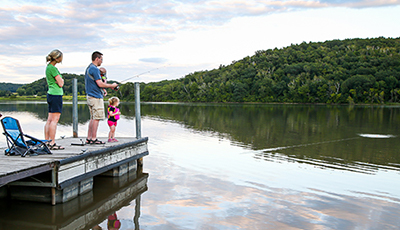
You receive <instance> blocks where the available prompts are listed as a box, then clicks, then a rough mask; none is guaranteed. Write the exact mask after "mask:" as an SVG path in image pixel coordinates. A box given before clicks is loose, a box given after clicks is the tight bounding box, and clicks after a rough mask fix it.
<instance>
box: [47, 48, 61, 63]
mask: <svg viewBox="0 0 400 230" xmlns="http://www.w3.org/2000/svg"><path fill="white" fill-rule="evenodd" d="M62 55H63V53H62V52H61V51H59V50H53V51H51V52H50V53H49V54H48V55H47V56H46V63H49V62H51V61H54V60H56V59H57V58H59V57H61V56H62Z"/></svg>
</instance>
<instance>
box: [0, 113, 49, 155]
mask: <svg viewBox="0 0 400 230" xmlns="http://www.w3.org/2000/svg"><path fill="white" fill-rule="evenodd" d="M1 124H2V125H3V129H4V133H3V134H4V135H5V136H6V139H7V146H8V149H6V150H5V154H6V155H8V156H11V155H21V157H25V156H26V154H30V155H31V156H35V155H39V154H51V151H50V149H49V148H48V147H47V145H46V143H47V142H49V140H39V139H37V138H34V137H32V136H29V135H27V134H24V133H23V132H22V129H21V126H20V124H19V121H18V120H17V119H15V118H12V117H4V118H3V119H1Z"/></svg>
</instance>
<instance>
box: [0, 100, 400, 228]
mask: <svg viewBox="0 0 400 230" xmlns="http://www.w3.org/2000/svg"><path fill="white" fill-rule="evenodd" d="M36 106H37V107H40V106H44V107H45V105H40V104H38V105H36ZM65 108H68V106H66V107H65ZM4 109H5V107H4V106H3V105H1V104H0V111H3V110H4ZM24 109H26V107H24ZM32 109H33V108H32ZM85 109H86V108H85V107H84V108H83V110H85ZM121 110H122V111H125V112H123V116H122V118H121V123H120V124H119V127H118V128H117V136H118V135H121V136H133V135H134V134H133V133H134V132H132V130H133V129H134V106H133V104H128V103H122V104H121ZM80 111H81V109H80ZM399 112H400V107H387V106H386V107H385V106H371V107H370V106H353V107H349V106H322V105H321V106H320V105H259V104H257V105H245V104H233V105H226V104H223V105H221V104H180V103H172V104H171V103H147V104H142V115H143V119H142V124H143V133H142V135H143V136H148V137H149V151H150V152H151V154H150V155H149V156H147V157H146V158H145V162H144V163H145V164H144V167H145V171H148V172H150V175H151V177H150V178H149V181H148V191H146V192H145V193H144V194H143V195H142V196H141V210H140V213H141V214H140V217H139V219H140V221H139V220H138V221H139V222H140V228H142V229H396V228H398V226H400V219H399V218H398V216H400V186H399V185H398V183H397V181H398V180H399V176H400V171H399V169H400V155H399V154H398V149H399V148H400V142H399V139H398V138H399V132H400V131H399V130H400V129H399V128H400V120H399V119H398V118H399V117H400V116H399V115H400V113H399ZM9 113H14V115H15V116H18V117H20V118H21V119H23V120H24V122H23V123H22V124H23V128H24V127H26V129H25V128H24V130H26V132H30V131H35V130H36V129H40V132H42V128H43V125H44V121H45V119H40V120H39V119H37V118H36V117H37V115H36V114H37V113H36V112H35V109H33V110H32V111H31V112H26V110H24V111H19V112H9ZM81 116H82V117H81ZM86 116H87V117H86ZM32 117H33V119H32ZM63 119H66V120H65V121H64V122H65V127H63V126H61V127H59V132H60V135H62V134H61V133H62V132H65V129H68V131H67V132H68V133H72V130H71V125H70V123H68V122H69V120H68V119H69V118H63ZM79 119H80V121H82V122H84V123H85V121H86V122H87V119H88V115H87V114H85V113H83V115H82V114H81V113H80V118H79ZM29 121H33V122H34V123H38V124H30V123H29ZM35 125H36V126H35ZM64 128H65V129H64ZM85 129H86V124H81V126H80V129H79V130H80V132H81V136H84V135H85V131H86V130H85ZM82 130H83V131H82ZM107 132H108V127H107V126H106V125H105V124H104V125H103V126H102V124H101V125H100V127H99V133H100V136H101V135H102V136H106V135H107ZM371 135H372V136H371ZM376 135H379V136H376ZM371 137H372V138H371ZM376 137H390V138H376ZM0 141H1V140H0ZM0 144H1V142H0ZM109 199H111V197H109ZM135 205H136V202H131V203H130V204H127V206H124V207H122V208H120V209H119V210H116V213H117V215H118V218H120V220H121V219H122V221H121V229H132V228H134V226H133V225H132V223H133V222H132V221H130V222H129V223H130V225H129V223H127V222H126V221H124V220H127V219H129V220H132V216H135V214H134V213H133V210H135V209H134V208H133V207H135ZM24 207H25V206H24V205H21V208H24ZM38 210H40V208H38ZM112 211H113V210H111V211H110V212H109V213H107V215H103V216H102V219H101V220H100V219H99V220H98V221H97V222H93V225H92V226H89V227H93V226H95V225H97V224H99V225H100V226H101V227H103V229H105V228H106V227H107V222H108V220H107V217H108V216H109V215H111V214H113V212H112ZM24 216H25V215H24ZM24 218H25V217H23V218H21V219H24ZM70 218H71V219H73V218H75V217H70ZM78 219H79V218H78V217H76V219H75V220H78ZM136 226H138V225H136Z"/></svg>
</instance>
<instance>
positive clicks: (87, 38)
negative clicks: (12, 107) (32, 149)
mask: <svg viewBox="0 0 400 230" xmlns="http://www.w3.org/2000/svg"><path fill="white" fill-rule="evenodd" d="M22 3H23V4H22ZM56 3H58V4H55V3H53V2H50V1H45V2H42V1H22V2H21V3H20V4H11V6H9V7H6V6H3V7H0V15H1V16H0V19H1V21H2V25H0V34H2V36H1V37H0V48H1V49H2V50H3V53H7V54H9V55H15V54H26V53H33V54H38V53H41V52H42V49H43V48H44V47H43V45H42V44H47V46H49V43H50V44H52V45H51V46H52V47H65V48H64V50H66V51H74V50H75V51H78V50H81V49H82V48H84V49H87V50H93V49H95V47H99V46H100V47H141V46H150V45H155V44H162V43H164V42H168V41H172V40H174V39H175V36H174V35H175V34H176V33H177V31H180V30H195V29H200V28H209V27H212V26H219V25H223V24H225V23H227V22H229V21H230V20H232V19H233V18H236V17H243V16H260V15H268V14H273V13H281V12H287V11H293V10H302V9H310V8H325V7H354V8H363V7H374V6H390V5H399V4H400V1H398V0H382V1H368V0H365V1H341V0H336V1H324V0H323V1H306V0H304V1H263V0H260V1H248V0H247V1H246V0H233V1H232V0H231V1H228V0H218V1H216V0H200V1H160V0H151V1H146V2H141V1H123V0H117V1H96V2H93V1H58V2H56ZM77 44H78V46H77Z"/></svg>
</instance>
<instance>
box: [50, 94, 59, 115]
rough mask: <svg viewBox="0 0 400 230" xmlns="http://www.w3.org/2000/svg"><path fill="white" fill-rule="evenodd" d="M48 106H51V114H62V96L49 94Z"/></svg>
mask: <svg viewBox="0 0 400 230" xmlns="http://www.w3.org/2000/svg"><path fill="white" fill-rule="evenodd" d="M47 104H48V105H49V113H61V111H62V104H63V100H62V95H51V94H47Z"/></svg>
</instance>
